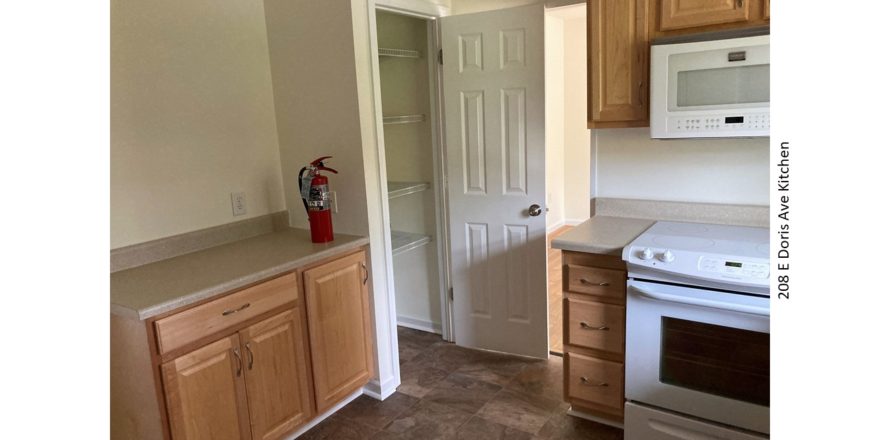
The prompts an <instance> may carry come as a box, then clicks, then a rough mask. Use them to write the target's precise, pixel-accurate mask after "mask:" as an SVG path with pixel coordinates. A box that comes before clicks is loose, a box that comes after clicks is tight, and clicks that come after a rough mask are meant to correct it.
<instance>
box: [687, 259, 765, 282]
mask: <svg viewBox="0 0 880 440" xmlns="http://www.w3.org/2000/svg"><path fill="white" fill-rule="evenodd" d="M697 269H698V270H699V271H701V272H710V273H713V274H717V275H720V276H722V277H724V278H734V279H760V280H765V279H767V278H769V277H770V265H769V264H766V263H754V262H748V261H734V260H722V259H719V258H709V257H702V258H700V260H699V262H698V263H697Z"/></svg>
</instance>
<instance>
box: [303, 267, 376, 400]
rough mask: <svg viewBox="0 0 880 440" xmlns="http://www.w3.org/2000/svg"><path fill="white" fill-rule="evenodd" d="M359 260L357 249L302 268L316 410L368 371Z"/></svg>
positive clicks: (368, 330) (358, 384)
mask: <svg viewBox="0 0 880 440" xmlns="http://www.w3.org/2000/svg"><path fill="white" fill-rule="evenodd" d="M365 261H366V260H365V254H364V252H363V251H361V252H358V253H355V254H352V255H349V256H347V257H343V258H340V259H338V260H335V261H331V262H329V263H326V264H323V265H321V266H318V267H315V268H313V269H309V270H307V271H305V272H303V284H304V285H305V298H306V311H307V313H308V326H309V346H310V348H311V354H312V374H313V377H314V383H315V403H316V406H317V410H318V412H323V411H324V410H326V409H327V408H329V407H330V406H332V405H333V404H334V403H336V402H338V401H339V400H340V399H342V398H344V397H345V396H347V395H348V394H350V393H352V392H353V391H354V390H356V389H357V388H358V387H361V386H363V385H364V384H366V383H367V381H369V379H370V377H372V376H373V348H372V330H371V325H370V302H369V295H368V291H367V286H366V276H367V273H366V266H365V265H364V264H365Z"/></svg>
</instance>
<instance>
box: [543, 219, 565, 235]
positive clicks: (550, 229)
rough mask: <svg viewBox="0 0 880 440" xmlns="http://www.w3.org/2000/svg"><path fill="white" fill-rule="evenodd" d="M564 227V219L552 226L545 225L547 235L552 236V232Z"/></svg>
mask: <svg viewBox="0 0 880 440" xmlns="http://www.w3.org/2000/svg"><path fill="white" fill-rule="evenodd" d="M563 226H565V219H561V220H559V221H558V222H556V223H553V224H552V225H547V234H552V233H553V231H555V230H557V229H559V228H561V227H563Z"/></svg>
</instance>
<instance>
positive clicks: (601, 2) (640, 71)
mask: <svg viewBox="0 0 880 440" xmlns="http://www.w3.org/2000/svg"><path fill="white" fill-rule="evenodd" d="M587 9H588V11H587V17H588V19H589V24H588V26H587V32H588V35H587V41H588V49H587V52H588V53H587V64H588V67H587V77H588V80H587V81H588V85H589V86H588V88H587V89H588V95H589V98H588V100H589V107H588V119H589V125H590V127H591V128H601V127H627V126H628V127H635V126H647V125H648V59H647V58H648V20H647V19H646V14H647V9H648V8H647V0H590V1H588V2H587Z"/></svg>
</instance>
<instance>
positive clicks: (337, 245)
mask: <svg viewBox="0 0 880 440" xmlns="http://www.w3.org/2000/svg"><path fill="white" fill-rule="evenodd" d="M334 238H335V240H334V241H332V242H330V243H324V244H314V243H312V242H311V238H310V235H309V231H308V230H305V229H294V228H289V229H284V230H281V231H277V232H273V233H269V234H265V235H260V236H257V237H252V238H248V239H245V240H241V241H236V242H234V243H228V244H224V245H222V246H217V247H213V248H209V249H205V250H202V251H198V252H193V253H190V254H186V255H181V256H178V257H174V258H169V259H167V260H162V261H157V262H155V263H151V264H146V265H143V266H139V267H134V268H131V269H126V270H122V271H119V272H114V273H112V274H111V275H110V313H113V314H116V315H121V316H125V317H129V318H132V319H139V320H144V319H147V318H151V317H153V316H156V315H159V314H162V313H165V312H169V311H172V310H174V309H177V308H179V307H183V306H186V305H189V304H192V303H195V302H197V301H201V300H204V299H207V298H211V297H213V296H216V295H219V294H222V293H225V292H229V291H230V290H234V289H237V288H240V287H244V286H247V285H249V284H253V283H255V282H258V281H260V280H263V279H266V278H270V277H272V276H275V275H278V274H281V273H284V272H287V271H290V270H293V269H295V268H297V267H300V266H303V265H306V264H310V263H314V262H316V261H320V260H322V259H325V258H328V257H332V256H333V255H337V254H340V253H344V252H346V251H350V250H352V249H355V248H358V247H360V246H363V245H365V244H368V243H369V239H368V238H367V237H360V236H355V235H345V234H335V237H334Z"/></svg>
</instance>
